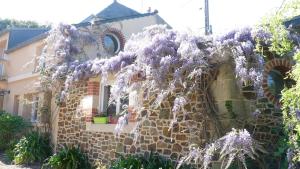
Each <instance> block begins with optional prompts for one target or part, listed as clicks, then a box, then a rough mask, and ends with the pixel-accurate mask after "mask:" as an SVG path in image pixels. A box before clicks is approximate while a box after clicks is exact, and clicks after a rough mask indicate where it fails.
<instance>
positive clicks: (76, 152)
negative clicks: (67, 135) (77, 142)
mask: <svg viewBox="0 0 300 169" xmlns="http://www.w3.org/2000/svg"><path fill="white" fill-rule="evenodd" d="M42 168H43V169H45V168H47V169H48V168H50V169H91V168H92V167H91V164H90V163H89V161H88V158H87V156H86V155H85V154H83V153H82V152H81V151H80V149H79V147H74V146H72V147H68V146H64V147H63V149H62V150H61V151H59V152H58V153H57V154H54V155H53V156H51V157H50V158H49V159H47V161H46V163H45V164H44V165H43V167H42Z"/></svg>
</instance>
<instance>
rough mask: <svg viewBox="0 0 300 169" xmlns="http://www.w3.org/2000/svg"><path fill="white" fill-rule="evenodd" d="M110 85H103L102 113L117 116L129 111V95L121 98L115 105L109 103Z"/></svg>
mask: <svg viewBox="0 0 300 169" xmlns="http://www.w3.org/2000/svg"><path fill="white" fill-rule="evenodd" d="M110 91H111V86H110V85H101V90H100V113H101V114H104V115H107V116H112V117H114V116H117V115H119V114H120V113H122V112H123V111H124V110H126V109H127V107H126V105H128V103H129V99H128V95H126V96H125V97H124V98H120V99H118V100H117V101H115V102H113V103H109V98H110Z"/></svg>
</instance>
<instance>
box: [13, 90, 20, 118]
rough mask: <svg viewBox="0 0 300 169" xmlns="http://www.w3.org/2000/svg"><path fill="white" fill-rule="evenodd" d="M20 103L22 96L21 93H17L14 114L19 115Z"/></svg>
mask: <svg viewBox="0 0 300 169" xmlns="http://www.w3.org/2000/svg"><path fill="white" fill-rule="evenodd" d="M19 105H20V97H19V95H15V96H14V112H13V114H14V115H18V114H19Z"/></svg>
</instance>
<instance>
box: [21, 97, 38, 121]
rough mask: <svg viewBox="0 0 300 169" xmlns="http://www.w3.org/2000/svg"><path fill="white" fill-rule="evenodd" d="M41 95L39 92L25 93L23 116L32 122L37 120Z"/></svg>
mask: <svg viewBox="0 0 300 169" xmlns="http://www.w3.org/2000/svg"><path fill="white" fill-rule="evenodd" d="M38 102H39V97H38V94H37V93H29V94H25V95H24V98H23V99H22V103H23V110H22V117H23V118H25V119H27V120H28V121H31V122H37V115H38V107H39V106H38V104H39V103H38Z"/></svg>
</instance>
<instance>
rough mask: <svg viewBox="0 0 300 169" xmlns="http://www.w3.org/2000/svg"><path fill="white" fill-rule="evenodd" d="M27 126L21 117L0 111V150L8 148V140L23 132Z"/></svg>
mask: <svg viewBox="0 0 300 169" xmlns="http://www.w3.org/2000/svg"><path fill="white" fill-rule="evenodd" d="M28 127H29V123H27V122H26V121H25V120H24V119H23V118H22V117H20V116H14V115H11V114H9V113H5V112H1V113H0V150H5V149H7V148H9V146H10V142H11V141H12V140H14V139H15V140H16V139H18V138H20V137H21V136H22V134H24V132H25V131H26V129H27V128H28Z"/></svg>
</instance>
